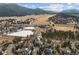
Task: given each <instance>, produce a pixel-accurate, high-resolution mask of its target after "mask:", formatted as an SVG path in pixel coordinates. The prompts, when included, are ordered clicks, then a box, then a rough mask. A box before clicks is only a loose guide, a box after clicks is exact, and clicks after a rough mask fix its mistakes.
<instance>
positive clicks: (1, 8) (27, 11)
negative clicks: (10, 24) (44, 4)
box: [0, 4, 79, 16]
mask: <svg viewBox="0 0 79 59" xmlns="http://www.w3.org/2000/svg"><path fill="white" fill-rule="evenodd" d="M53 13H58V12H54V11H46V10H42V9H39V8H36V9H31V8H26V7H22V6H19V5H17V4H0V16H25V15H34V14H36V15H39V14H53ZM59 13H68V14H71V13H72V14H73V13H77V14H78V13H79V10H76V9H69V10H63V11H62V12H59Z"/></svg>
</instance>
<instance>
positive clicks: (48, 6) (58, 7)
mask: <svg viewBox="0 0 79 59" xmlns="http://www.w3.org/2000/svg"><path fill="white" fill-rule="evenodd" d="M18 5H20V6H24V7H28V8H41V9H44V10H49V11H56V12H60V11H62V10H66V9H78V10H79V3H19V4H18Z"/></svg>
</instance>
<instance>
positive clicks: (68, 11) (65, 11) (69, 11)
mask: <svg viewBox="0 0 79 59" xmlns="http://www.w3.org/2000/svg"><path fill="white" fill-rule="evenodd" d="M60 13H68V14H78V13H79V10H76V9H68V10H63V11H62V12H60Z"/></svg>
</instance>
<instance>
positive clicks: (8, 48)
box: [6, 44, 13, 55]
mask: <svg viewBox="0 0 79 59" xmlns="http://www.w3.org/2000/svg"><path fill="white" fill-rule="evenodd" d="M12 47H13V44H10V45H9V46H8V47H7V52H6V53H7V55H13V53H12Z"/></svg>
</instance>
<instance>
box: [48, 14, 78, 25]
mask: <svg viewBox="0 0 79 59" xmlns="http://www.w3.org/2000/svg"><path fill="white" fill-rule="evenodd" d="M48 19H49V21H53V22H54V23H56V24H67V23H73V22H77V23H79V16H74V15H69V14H56V15H55V16H52V17H49V18H48Z"/></svg>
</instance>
